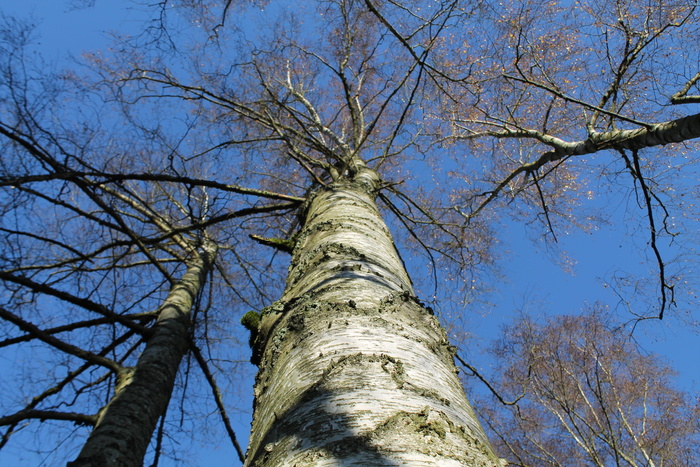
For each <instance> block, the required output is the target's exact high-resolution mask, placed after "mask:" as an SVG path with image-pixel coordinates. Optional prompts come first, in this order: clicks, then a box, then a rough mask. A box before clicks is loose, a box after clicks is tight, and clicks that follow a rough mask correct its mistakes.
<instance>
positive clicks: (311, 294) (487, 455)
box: [245, 169, 501, 466]
mask: <svg viewBox="0 0 700 467" xmlns="http://www.w3.org/2000/svg"><path fill="white" fill-rule="evenodd" d="M377 185H378V177H377V176H376V174H375V173H374V172H373V171H370V170H368V169H360V171H359V173H358V174H357V175H355V177H354V179H353V180H340V181H336V182H334V183H333V184H332V185H330V186H329V187H328V188H325V189H322V190H320V191H318V192H317V193H316V194H315V195H314V196H313V197H312V199H311V201H310V204H309V206H308V211H307V212H306V217H305V223H304V227H303V229H302V231H301V232H300V234H299V237H298V241H297V243H296V247H295V249H294V253H293V258H292V263H291V265H290V268H289V276H288V279H287V285H286V289H285V292H284V294H283V296H282V298H281V300H280V301H279V302H276V303H275V304H273V305H272V306H270V307H268V308H266V309H264V310H263V312H262V320H261V326H260V329H259V332H258V334H257V338H256V340H255V342H254V344H253V346H254V355H257V359H258V364H259V367H260V370H259V372H258V376H257V379H256V387H255V397H256V399H255V412H254V419H253V428H252V434H251V439H250V445H249V448H248V453H247V460H246V464H245V465H246V466H294V465H305V466H307V465H314V466H320V465H358V466H368V465H382V466H384V465H440V466H450V465H454V466H459V465H470V466H494V465H501V464H500V461H499V459H498V458H497V457H496V455H495V454H494V452H493V450H492V448H491V446H490V444H489V442H488V440H487V438H486V435H485V434H484V432H483V430H482V428H481V426H480V424H479V422H478V421H477V419H476V416H475V414H474V412H473V410H472V408H471V407H470V405H469V403H468V401H467V399H466V396H465V394H464V390H463V388H462V386H461V383H460V381H459V379H458V377H457V374H456V368H455V365H454V362H453V350H454V349H453V347H451V346H450V345H449V343H448V340H447V336H446V334H445V332H444V330H443V328H442V327H441V326H440V324H439V322H438V320H437V318H436V317H435V316H433V315H432V313H431V312H430V311H429V310H428V309H427V308H426V307H424V306H423V305H422V304H421V303H420V301H419V300H418V299H417V298H416V297H415V296H414V292H413V289H412V286H411V282H410V280H409V278H408V275H407V273H406V271H405V269H404V267H403V264H402V262H401V260H400V259H399V257H398V255H397V252H396V249H395V247H394V244H393V240H392V238H391V235H390V233H389V231H388V229H387V227H386V225H385V224H384V222H383V220H382V219H381V215H380V213H379V211H378V209H377V207H376V204H375V201H374V190H376V187H377Z"/></svg>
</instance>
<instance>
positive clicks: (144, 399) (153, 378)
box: [68, 248, 215, 467]
mask: <svg viewBox="0 0 700 467" xmlns="http://www.w3.org/2000/svg"><path fill="white" fill-rule="evenodd" d="M214 254H215V253H214V251H213V248H211V249H209V250H208V251H203V252H201V253H200V254H199V255H198V257H197V258H196V259H193V260H192V262H191V263H190V264H189V266H188V268H187V272H186V273H185V275H184V276H183V277H182V279H180V280H179V281H178V282H177V283H176V284H175V286H173V288H172V290H171V291H170V293H169V294H168V297H167V298H166V299H165V301H164V302H163V305H162V306H161V307H160V309H159V312H158V319H157V321H156V324H155V325H154V327H153V330H152V331H153V334H152V335H151V337H150V338H149V339H148V342H147V344H146V347H145V348H144V350H143V353H142V354H141V356H140V357H139V359H138V362H137V363H136V366H134V367H133V368H128V369H126V371H125V372H124V374H122V375H121V376H120V377H119V381H118V382H117V387H116V389H115V394H114V397H113V398H112V400H111V401H110V402H109V403H108V404H107V405H106V406H105V407H104V408H103V409H102V410H101V411H100V414H99V417H98V421H97V424H96V425H95V428H94V430H93V431H92V433H91V434H90V437H89V438H88V440H87V442H86V443H85V445H84V446H83V449H82V450H81V452H80V455H79V456H78V458H77V459H76V460H75V461H73V462H70V463H69V464H68V465H69V466H95V467H98V466H99V467H105V466H115V467H116V466H118V467H126V466H141V465H142V464H143V458H144V456H145V454H146V449H147V448H148V443H149V442H150V440H151V437H152V435H153V431H154V430H155V427H156V423H157V422H158V419H159V418H160V417H161V416H162V415H163V414H164V413H165V410H166V408H167V406H168V402H169V401H170V395H171V393H172V390H173V385H174V383H175V376H176V375H177V370H178V367H179V366H180V362H181V361H182V357H183V356H184V355H185V353H186V352H187V349H188V346H189V338H190V329H191V328H190V325H191V321H190V315H191V310H192V305H193V303H194V300H195V298H196V296H197V294H199V293H200V291H201V289H202V286H203V285H204V281H205V277H206V274H207V272H208V271H209V270H210V269H211V267H212V263H213V261H214Z"/></svg>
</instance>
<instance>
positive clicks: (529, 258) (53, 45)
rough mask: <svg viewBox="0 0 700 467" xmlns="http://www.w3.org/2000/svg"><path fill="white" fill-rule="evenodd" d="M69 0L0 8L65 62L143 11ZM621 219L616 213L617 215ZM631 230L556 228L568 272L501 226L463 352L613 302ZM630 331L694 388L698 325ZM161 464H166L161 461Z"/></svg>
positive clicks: (223, 455)
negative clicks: (492, 280) (485, 292)
mask: <svg viewBox="0 0 700 467" xmlns="http://www.w3.org/2000/svg"><path fill="white" fill-rule="evenodd" d="M68 3H69V2H67V1H61V0H41V1H40V0H23V1H22V2H18V1H17V0H0V10H2V11H3V12H4V13H5V14H8V15H18V16H20V17H27V16H28V15H31V16H33V17H34V18H35V20H36V22H37V25H38V28H37V31H38V34H39V36H38V41H37V44H38V48H39V50H40V51H41V53H42V54H43V55H44V57H45V58H46V59H48V61H49V62H55V63H57V64H61V63H66V60H68V57H69V56H70V55H76V56H77V55H79V54H80V53H81V51H83V50H92V49H97V48H100V47H103V46H105V45H107V44H108V43H109V38H108V36H107V33H108V32H109V31H110V30H119V31H121V32H123V31H124V30H125V29H126V30H129V29H130V28H134V27H136V26H137V25H138V24H139V18H140V16H141V15H140V14H139V12H138V11H137V10H129V9H127V8H125V7H124V6H123V5H124V4H126V2H123V3H122V2H114V1H112V2H108V1H104V0H98V1H97V3H96V6H95V7H94V8H88V9H78V10H70V9H69V8H68ZM615 199H617V198H613V199H612V201H610V200H608V201H606V200H605V199H602V200H599V202H618V203H620V204H621V205H622V204H623V203H624V201H622V200H620V199H617V201H615ZM620 209H621V210H623V208H620ZM624 218H625V217H624V216H620V219H624ZM629 229H630V226H629V225H625V224H624V221H623V222H620V221H618V222H617V223H611V225H604V226H601V227H600V228H599V229H598V230H596V231H594V232H591V233H581V232H578V233H572V234H570V235H566V234H561V235H560V236H559V245H558V248H560V249H561V250H563V251H566V252H567V253H568V255H569V256H570V257H571V258H573V259H574V260H575V263H574V265H573V267H572V268H571V271H570V272H565V271H564V270H563V269H562V267H561V266H560V265H557V264H556V262H555V261H553V257H554V256H555V255H550V254H548V252H547V248H546V247H545V245H544V244H542V243H537V242H535V243H533V242H531V241H530V240H528V237H529V236H530V234H529V233H528V232H527V231H526V229H525V227H524V226H522V225H519V224H515V223H510V224H508V227H507V231H505V232H503V233H502V234H503V240H504V241H505V244H506V247H507V248H508V249H509V250H510V251H511V253H510V254H509V255H507V256H508V259H507V260H506V261H504V262H503V264H502V266H503V268H504V270H503V272H504V276H505V277H506V278H507V280H508V282H507V283H504V284H503V285H502V287H500V289H499V290H498V291H497V292H495V293H494V294H493V296H492V297H490V298H491V301H492V303H493V306H492V311H491V312H490V313H489V314H488V315H486V316H484V317H481V318H479V317H475V318H473V319H471V320H470V326H472V327H471V329H470V333H471V334H472V335H473V336H479V337H478V338H476V339H473V341H471V342H473V347H472V348H471V349H467V351H466V352H464V356H465V357H466V358H467V359H468V360H470V359H471V361H473V362H476V366H479V367H481V368H483V369H484V370H485V371H486V372H488V361H487V359H485V358H484V357H483V356H482V355H480V354H479V352H478V349H480V348H483V347H484V346H486V345H487V344H488V342H489V341H490V340H491V339H493V338H495V337H497V335H498V332H499V327H500V325H501V324H503V323H506V322H508V321H509V320H510V319H512V317H513V316H515V315H517V313H518V312H520V311H521V310H522V309H523V308H526V309H528V311H530V312H532V313H533V314H537V313H547V312H557V313H570V314H573V313H576V312H577V311H578V310H580V309H581V308H583V307H584V306H585V304H586V303H594V302H596V301H601V302H603V303H606V304H608V305H610V306H612V307H614V306H616V303H618V297H617V296H616V294H615V293H614V291H613V290H612V288H611V287H609V286H606V283H608V282H609V281H610V280H611V278H612V276H613V275H614V274H615V272H616V271H618V270H620V269H626V270H635V269H637V268H641V269H646V268H648V267H649V265H650V262H649V259H650V258H648V257H647V256H645V255H646V254H649V253H648V252H647V253H645V252H643V251H640V249H639V246H640V244H639V243H640V242H641V243H643V236H642V237H640V238H641V239H638V240H636V241H635V242H630V241H629V236H628V235H627V234H628V230H629ZM642 246H643V245H642ZM651 265H652V266H653V264H651ZM534 308H538V309H534ZM635 337H636V338H637V339H638V340H639V342H640V343H641V344H642V347H643V348H644V349H645V350H647V351H649V352H656V353H659V354H661V355H663V356H665V357H667V358H668V359H669V360H670V361H671V363H672V364H673V366H674V367H675V368H676V369H677V370H678V371H679V372H680V375H681V376H680V378H679V380H678V382H679V386H680V387H681V388H682V389H685V390H688V391H691V390H692V391H697V389H698V384H699V383H700V370H699V369H698V367H697V363H696V358H697V357H696V356H697V355H698V354H700V337H698V335H697V332H692V331H691V330H690V329H688V328H687V327H684V326H683V324H682V323H681V322H680V321H679V320H676V319H673V317H672V316H671V317H670V318H669V319H667V320H665V321H664V322H661V323H659V322H656V321H653V322H648V323H643V324H642V325H641V326H640V327H639V328H638V329H637V331H636V333H635ZM251 384H252V382H251ZM245 409H246V410H249V409H250V408H249V407H246V408H245ZM246 423H247V422H245V421H244V422H242V423H241V424H239V426H237V427H236V429H237V434H238V436H239V437H240V438H239V440H240V441H241V442H242V443H244V442H245V439H246V438H247V431H248V429H249V426H248V425H247V424H246ZM229 450H230V451H231V452H228V451H229ZM7 451H8V450H6V451H0V465H39V464H41V463H42V462H46V464H47V465H50V464H51V461H50V459H45V460H42V459H39V458H31V457H29V456H30V455H29V454H27V453H25V455H26V456H28V457H25V458H24V460H23V461H21V462H20V461H18V460H17V458H16V457H13V456H14V455H15V454H16V452H14V451H10V452H7ZM197 457H198V458H199V460H200V461H201V465H226V464H227V465H231V464H233V465H236V461H235V454H234V453H233V451H232V450H231V449H230V448H229V446H225V447H224V446H222V449H221V452H211V451H206V452H201V453H200V454H198V456H197ZM18 462H20V463H18ZM161 465H170V464H169V463H168V462H163V463H162V464H161Z"/></svg>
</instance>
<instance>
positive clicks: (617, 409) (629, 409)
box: [478, 308, 700, 467]
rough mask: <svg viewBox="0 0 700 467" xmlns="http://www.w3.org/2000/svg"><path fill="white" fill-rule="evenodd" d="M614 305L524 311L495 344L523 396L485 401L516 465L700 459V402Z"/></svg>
mask: <svg viewBox="0 0 700 467" xmlns="http://www.w3.org/2000/svg"><path fill="white" fill-rule="evenodd" d="M606 316H607V314H606V310H604V309H601V308H597V309H592V310H589V311H588V312H586V313H584V314H583V315H581V316H559V317H552V318H548V319H546V320H543V321H535V320H533V319H531V318H528V317H523V318H521V319H519V320H518V321H516V322H515V323H513V324H510V325H508V326H506V327H505V328H504V329H503V337H501V338H500V339H499V340H498V341H497V342H496V343H495V344H494V346H493V349H492V351H493V355H494V357H495V366H496V370H497V371H498V375H497V376H496V379H495V381H492V383H494V382H496V386H497V387H498V388H499V390H501V391H503V392H505V395H504V397H506V398H507V397H510V395H516V396H520V395H522V394H524V396H522V397H521V398H520V399H519V400H518V402H517V403H516V404H515V405H502V404H501V403H500V402H498V401H497V400H495V399H492V400H490V402H489V401H487V400H482V401H481V402H482V404H481V405H480V406H478V407H479V410H480V411H481V412H482V414H483V415H484V417H485V419H486V423H487V425H488V426H489V427H490V428H491V429H492V430H493V431H494V432H495V433H496V436H494V437H493V438H492V439H493V440H494V441H495V442H496V444H497V445H499V446H500V450H501V455H503V456H506V457H507V458H508V459H509V461H510V462H511V464H510V465H520V466H549V465H551V466H562V465H566V466H578V465H596V466H601V467H602V466H607V465H645V466H653V465H657V466H658V465H696V464H697V463H698V462H699V461H700V450H698V445H699V444H698V442H699V441H700V439H698V437H699V436H700V432H699V431H698V427H697V423H696V420H697V415H698V411H699V410H700V406H699V405H697V404H698V403H697V401H693V400H692V399H691V396H690V395H689V394H686V393H683V392H681V391H679V390H677V389H675V388H674V383H673V378H674V374H673V372H672V370H671V369H670V368H669V367H668V366H667V364H666V363H665V362H664V361H663V360H662V359H661V358H660V357H659V356H657V355H654V354H648V353H646V352H643V351H641V350H640V349H639V348H638V347H637V346H636V344H635V343H634V342H633V341H631V340H630V336H629V334H628V333H626V332H625V331H624V329H621V328H617V329H611V328H610V327H609V326H610V323H608V322H606V321H607V318H606Z"/></svg>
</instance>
